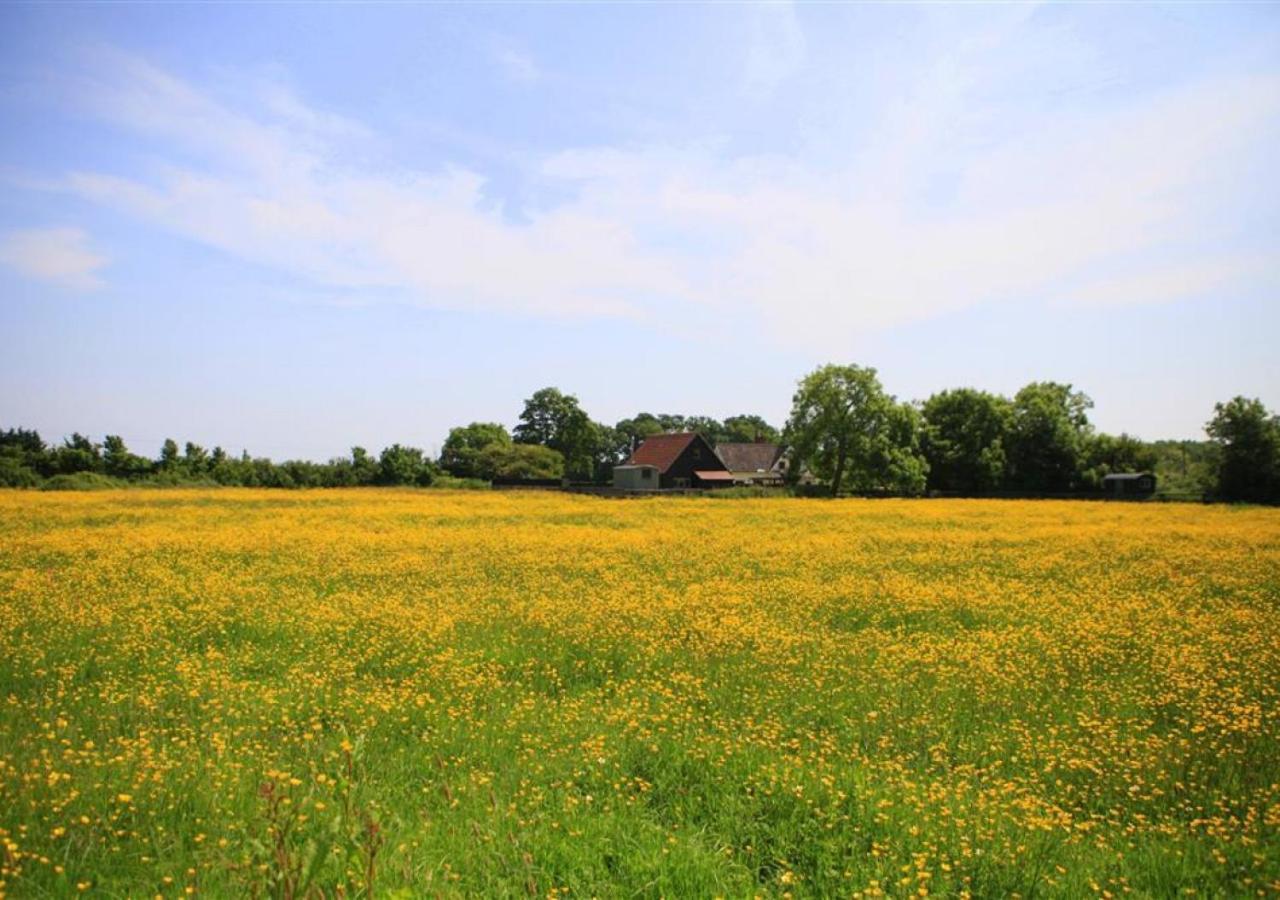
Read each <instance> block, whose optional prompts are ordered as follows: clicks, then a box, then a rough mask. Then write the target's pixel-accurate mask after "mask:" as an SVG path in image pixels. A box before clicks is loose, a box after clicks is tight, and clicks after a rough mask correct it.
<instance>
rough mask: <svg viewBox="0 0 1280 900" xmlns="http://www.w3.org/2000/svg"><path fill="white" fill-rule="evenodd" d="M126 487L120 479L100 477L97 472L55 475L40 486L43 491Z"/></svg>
mask: <svg viewBox="0 0 1280 900" xmlns="http://www.w3.org/2000/svg"><path fill="white" fill-rule="evenodd" d="M124 486H125V482H123V481H121V480H120V479H118V478H110V477H108V476H106V475H99V474H98V473H97V472H72V473H71V474H68V475H54V476H53V477H52V478H48V479H46V480H45V482H44V484H42V485H40V489H41V490H42V491H109V490H112V489H114V488H121V487H124Z"/></svg>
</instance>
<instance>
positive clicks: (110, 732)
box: [0, 490, 1280, 898]
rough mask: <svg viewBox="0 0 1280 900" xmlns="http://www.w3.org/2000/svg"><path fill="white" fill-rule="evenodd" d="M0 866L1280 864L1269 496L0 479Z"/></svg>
mask: <svg viewBox="0 0 1280 900" xmlns="http://www.w3.org/2000/svg"><path fill="white" fill-rule="evenodd" d="M0 641H2V643H0V646H2V647H3V655H2V658H0V854H2V855H0V864H2V867H3V869H2V872H0V883H2V886H0V894H7V895H9V896H14V897H50V896H66V895H69V894H75V893H76V892H77V891H81V892H84V893H85V894H86V895H89V896H130V897H144V896H145V897H150V896H164V897H173V896H182V895H188V894H193V893H199V894H205V895H212V896H228V895H233V896H277V897H298V898H301V897H307V896H321V895H323V896H341V897H358V896H370V895H373V896H393V897H394V896H403V897H409V896H415V897H416V896H436V895H443V896H455V895H456V896H462V895H468V896H474V895H501V896H530V897H563V896H581V897H589V896H660V895H661V896H667V897H694V896H697V897H702V896H708V897H710V896H726V897H746V896H753V895H762V896H787V895H791V896H796V897H800V896H828V895H841V896H863V897H871V896H884V895H888V896H906V895H925V894H943V895H960V896H962V895H965V894H972V895H974V896H987V897H992V896H1014V895H1021V896H1024V897H1029V896H1032V895H1037V896H1046V895H1048V896H1068V897H1074V896H1081V895H1102V896H1121V895H1124V894H1129V893H1132V894H1134V895H1136V896H1160V897H1165V896H1172V895H1175V894H1199V895H1210V896H1221V895H1236V896H1238V895H1249V896H1252V895H1255V894H1256V895H1259V896H1274V895H1276V894H1277V893H1280V511H1275V510H1264V509H1233V508H1225V507H1203V506H1194V505H1128V504H1101V503H1084V502H1080V503H1055V502H997V501H992V502H984V501H893V500H884V501H860V500H848V501H834V502H832V501H803V500H768V499H765V500H741V499H736V500H719V499H660V500H641V501H607V500H600V499H595V498H587V497H574V496H565V495H557V494H539V495H534V494H527V495H526V494H518V495H517V494H503V493H446V492H432V491H404V492H400V491H386V490H383V491H378V490H370V491H358V490H356V491H346V492H343V491H334V492H317V493H309V492H308V493H282V492H266V491H250V490H219V491H189V492H188V491H118V492H107V493H99V494H89V495H66V494H61V495H53V494H40V493H29V492H27V493H19V492H3V493H0Z"/></svg>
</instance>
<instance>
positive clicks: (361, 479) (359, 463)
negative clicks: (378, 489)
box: [351, 447, 378, 485]
mask: <svg viewBox="0 0 1280 900" xmlns="http://www.w3.org/2000/svg"><path fill="white" fill-rule="evenodd" d="M351 473H352V476H353V477H354V479H355V483H356V484H360V485H366V484H373V483H374V482H375V481H377V480H378V463H377V461H376V460H374V458H373V457H371V456H370V455H369V451H368V450H366V449H364V448H363V447H352V448H351Z"/></svg>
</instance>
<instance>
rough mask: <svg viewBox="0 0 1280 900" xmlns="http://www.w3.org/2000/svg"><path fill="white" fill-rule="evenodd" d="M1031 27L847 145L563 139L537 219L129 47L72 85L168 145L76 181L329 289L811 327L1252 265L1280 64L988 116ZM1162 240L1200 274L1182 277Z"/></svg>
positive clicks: (1227, 276)
mask: <svg viewBox="0 0 1280 900" xmlns="http://www.w3.org/2000/svg"><path fill="white" fill-rule="evenodd" d="M767 15H768V16H781V17H782V18H781V19H780V20H779V21H780V22H781V24H780V25H779V26H778V27H780V28H782V32H780V33H781V34H782V35H783V36H782V37H777V35H775V34H774V32H773V31H768V30H766V31H765V32H762V34H767V35H771V37H770V38H769V40H770V41H775V42H777V41H780V42H781V43H779V44H778V45H777V47H775V50H778V52H777V53H775V54H774V55H775V56H777V57H778V58H779V59H781V60H783V62H784V63H785V61H786V60H788V59H791V60H793V62H794V57H795V54H796V53H797V52H800V53H802V52H803V36H802V35H800V36H799V38H795V37H794V36H793V37H786V36H785V32H786V28H787V27H789V26H786V24H785V21H784V20H787V19H788V17H790V19H791V21H792V25H794V14H793V11H791V10H788V9H783V10H782V11H781V12H775V11H772V10H771V11H769V12H768V13H767ZM762 27H763V26H762ZM1019 27H1021V25H1020V19H1019V20H1017V21H1013V22H1012V23H1004V24H1003V25H1002V26H1001V28H1000V29H999V30H996V31H995V32H991V33H985V34H981V35H977V36H975V37H974V38H973V39H972V40H969V41H967V42H963V43H962V44H961V45H960V47H959V49H958V50H957V51H956V52H955V53H954V54H951V55H948V56H944V57H942V58H940V59H938V60H936V61H935V64H934V65H933V66H931V67H925V68H922V70H921V73H920V75H919V77H918V78H917V80H916V81H915V83H914V84H912V85H911V86H910V90H909V91H908V92H907V96H908V101H907V102H906V103H904V104H900V105H899V106H897V107H894V108H893V109H892V110H888V111H885V112H884V113H883V115H884V121H883V122H882V123H879V124H880V127H877V128H872V129H868V132H867V133H868V134H870V137H868V138H866V139H864V141H863V142H862V143H861V144H860V145H859V146H857V147H856V148H855V149H853V150H851V152H850V154H849V158H848V160H847V161H846V162H844V163H842V164H839V165H835V166H832V165H826V166H824V167H820V168H819V167H814V166H811V165H807V164H806V163H805V161H804V160H803V159H800V158H798V157H790V156H729V155H726V154H725V153H724V152H722V151H721V150H719V149H717V147H716V145H708V144H698V145H685V146H642V147H588V148H579V149H573V150H566V151H564V152H561V153H557V154H554V155H552V156H550V157H548V158H546V159H544V160H542V161H541V163H540V164H538V165H537V166H536V167H535V168H534V169H533V170H531V171H528V172H527V173H526V176H527V177H528V178H530V179H532V180H537V181H542V182H545V183H546V184H548V185H551V186H553V187H554V188H555V193H556V196H560V197H564V198H567V199H564V200H563V202H560V203H559V204H558V205H556V206H554V207H551V208H548V209H540V210H530V211H528V212H527V216H526V217H525V220H524V221H522V222H513V221H511V220H510V219H509V218H504V217H503V216H502V215H501V214H500V213H499V212H498V211H496V210H495V209H494V208H493V205H492V204H491V203H487V202H486V200H485V196H484V190H483V189H484V186H485V180H484V177H483V175H482V174H480V173H478V172H476V171H473V170H471V169H468V168H467V167H465V166H457V167H453V168H444V169H440V170H432V171H407V170H399V171H372V170H364V169H359V168H354V167H353V166H352V164H350V163H346V162H344V160H346V159H348V158H349V155H348V154H344V153H343V152H342V150H343V148H344V146H345V142H347V141H349V140H351V139H353V138H359V139H362V140H363V139H365V138H367V137H368V135H369V134H370V131H369V129H368V128H367V127H366V126H364V125H361V124H359V123H351V122H349V121H347V120H345V119H341V118H339V117H336V116H332V115H330V114H328V113H326V112H324V111H321V110H317V109H313V108H311V107H310V106H308V105H307V104H306V103H305V102H304V101H303V100H301V99H300V98H298V97H297V96H295V95H294V94H292V93H289V92H285V91H279V92H267V93H266V94H262V93H261V92H259V95H258V96H257V97H256V98H251V99H249V100H244V101H237V102H230V101H227V100H224V99H217V98H216V96H215V94H214V93H213V92H212V91H210V90H207V89H205V90H202V89H201V88H199V87H197V86H196V85H194V84H190V83H187V82H184V81H182V80H180V79H178V78H176V77H175V76H173V75H171V74H169V73H167V72H164V71H162V70H160V69H157V68H155V67H154V66H152V65H150V64H149V63H147V62H146V61H144V60H140V59H136V58H132V57H125V56H117V57H116V58H115V59H113V61H112V64H111V65H110V66H99V67H97V68H94V69H92V70H91V72H90V74H89V76H88V77H86V78H85V79H84V80H83V81H82V82H81V83H80V86H79V90H80V93H81V96H82V97H83V98H84V99H85V100H86V101H87V102H88V103H89V104H90V105H91V107H92V109H93V110H94V111H95V113H96V114H97V115H99V116H102V117H104V118H106V119H108V120H110V121H112V122H114V123H116V124H118V125H121V126H123V127H125V128H128V129H130V130H131V131H134V132H136V133H138V134H141V135H143V136H145V137H146V138H147V139H148V140H149V141H150V142H151V144H150V146H151V148H152V150H153V151H154V153H155V154H156V155H158V156H160V157H161V158H163V159H166V160H167V161H168V162H167V163H166V164H165V165H163V166H160V167H157V168H155V169H153V170H151V171H149V172H147V173H145V174H142V175H138V174H133V175H129V176H122V175H119V174H115V173H108V172H102V171H79V172H74V173H69V174H67V175H66V176H65V177H64V178H63V179H62V181H61V182H60V185H61V189H63V190H66V191H70V192H73V193H75V194H77V195H79V196H81V197H84V198H87V199H90V200H93V201H95V202H98V203H102V204H105V205H107V206H110V207H112V208H114V209H118V210H124V211H127V212H129V213H131V214H133V215H135V216H137V217H139V218H141V219H144V220H147V221H149V222H151V223H153V224H154V225H156V226H158V227H160V228H163V229H165V230H167V231H170V232H174V233H177V234H181V235H184V236H186V237H188V238H190V239H193V240H196V241H199V242H202V243H204V244H207V245H209V246H211V247H215V248H218V249H220V250H222V251H225V252H226V253H229V254H232V255H234V256H236V257H238V258H241V259H244V260H246V261H250V262H254V263H258V264H262V265H267V266H270V267H273V268H276V269H278V270H280V271H283V272H287V273H290V274H292V275H294V276H297V277H298V278H300V279H303V280H305V281H307V282H310V283H312V284H313V285H314V286H315V287H316V288H317V290H318V291H329V292H331V291H333V290H341V291H349V292H352V293H359V292H361V291H370V292H374V291H376V292H380V293H385V292H391V293H393V294H397V295H399V296H402V297H404V298H405V299H407V300H411V301H412V302H417V303H421V304H424V305H428V306H432V307H437V308H453V309H487V310H501V311H508V312H516V313H521V314H532V315H604V316H611V315H624V316H633V317H649V318H653V319H655V320H657V319H669V318H670V316H669V315H668V314H669V313H670V312H671V311H672V310H679V311H680V315H681V316H684V317H692V316H699V315H701V316H715V315H720V314H726V315H729V316H731V317H732V318H733V319H734V320H737V319H738V318H740V317H741V316H742V315H743V314H748V315H749V316H751V317H753V321H757V322H760V323H762V324H763V325H764V327H765V330H766V331H768V332H769V333H771V334H774V335H776V336H777V337H778V338H779V339H782V340H790V341H794V342H797V343H803V344H807V345H823V346H842V345H843V343H844V342H845V341H846V340H847V336H848V335H849V334H850V333H857V332H865V331H867V330H870V329H876V328H882V327H886V326H891V325H895V324H898V323H902V322H908V321H912V320H917V319H921V318H924V317H929V316H934V315H937V314H939V313H942V312H946V311H949V310H955V309H961V308H964V307H967V306H972V305H974V304H979V303H987V302H1002V301H1012V300H1050V301H1051V300H1055V299H1064V300H1065V299H1068V295H1070V296H1072V297H1074V298H1075V302H1091V303H1095V304H1105V303H1113V302H1125V303H1129V302H1143V301H1144V300H1147V301H1157V300H1160V299H1168V298H1171V297H1174V296H1188V295H1196V294H1198V293H1203V292H1207V291H1210V290H1213V289H1215V288H1217V287H1221V286H1222V285H1225V284H1238V283H1241V279H1242V278H1247V277H1248V275H1249V272H1251V271H1254V270H1252V269H1246V268H1241V267H1247V266H1255V267H1256V265H1257V264H1256V262H1250V261H1247V260H1246V261H1244V262H1241V261H1240V258H1239V254H1238V253H1237V252H1235V251H1233V250H1231V249H1230V247H1229V246H1228V245H1229V241H1227V240H1225V239H1226V238H1229V237H1230V235H1223V234H1216V235H1210V234H1208V231H1209V230H1211V229H1210V226H1208V225H1207V224H1206V223H1208V222H1214V221H1220V220H1221V219H1222V217H1221V216H1217V217H1215V215H1214V214H1215V213H1219V212H1221V210H1222V208H1223V206H1224V204H1226V205H1228V206H1229V205H1230V203H1232V202H1235V201H1237V200H1238V199H1239V198H1238V196H1237V195H1238V192H1239V191H1240V190H1241V188H1240V187H1239V186H1238V185H1236V186H1232V185H1225V186H1224V185H1223V184H1222V183H1221V181H1220V179H1217V176H1216V175H1215V173H1216V172H1218V171H1220V170H1221V169H1222V168H1224V167H1238V166H1240V165H1242V164H1243V162H1246V161H1248V160H1250V159H1253V160H1255V161H1256V160H1257V159H1260V158H1265V155H1266V152H1267V149H1268V148H1270V149H1275V146H1276V135H1277V126H1278V124H1280V118H1278V117H1280V80H1277V79H1276V78H1274V77H1243V76H1240V77H1230V78H1226V77H1224V78H1221V79H1218V80H1211V81H1205V82H1202V83H1198V84H1194V83H1193V84H1188V85H1186V86H1182V87H1178V88H1176V89H1171V90H1169V91H1166V92H1165V93H1163V94H1160V95H1158V96H1157V95H1149V96H1145V97H1139V98H1134V99H1132V100H1130V101H1129V102H1127V103H1123V104H1113V106H1112V108H1110V109H1108V110H1107V111H1106V112H1098V111H1095V110H1087V109H1076V110H1074V111H1072V110H1071V109H1052V110H1042V111H1039V112H1036V113H1034V114H1032V115H1030V116H1029V117H1026V118H1024V119H1021V120H1019V121H1018V123H1017V127H1006V128H1003V129H1001V128H989V127H987V126H989V124H990V123H989V122H986V121H985V120H984V116H987V117H989V116H991V115H995V113H993V112H992V109H996V110H998V109H999V105H998V104H992V103H989V102H988V98H987V95H988V93H989V92H990V91H991V90H993V88H994V87H1003V85H1004V84H1006V83H1007V82H1008V81H1009V79H1010V78H1011V76H1014V75H1016V72H1010V71H1009V70H1008V69H1007V68H1006V69H1000V68H994V69H989V68H984V63H983V60H985V59H986V58H988V57H989V56H990V55H991V54H992V53H993V52H994V48H998V47H999V46H1000V45H1001V44H1002V42H1010V41H1014V42H1016V41H1017V39H1018V35H1017V29H1018V28H1019ZM797 42H798V46H799V50H797V49H796V46H797ZM778 48H781V49H778ZM753 52H754V51H753ZM770 53H773V51H770ZM767 58H769V54H768V53H766V54H765V55H764V56H762V57H761V59H765V60H766V62H764V63H762V62H760V61H759V60H757V61H756V62H755V63H752V65H753V66H756V67H757V68H758V69H759V73H761V75H762V77H761V79H760V82H759V83H760V84H767V83H768V82H769V80H770V78H775V76H777V75H778V73H783V74H784V75H785V72H786V70H787V66H788V65H791V63H786V64H785V65H784V64H779V65H776V66H775V65H774V64H773V63H769V62H767ZM516 68H517V70H518V69H519V66H517V67H516ZM535 70H536V69H535ZM769 73H773V74H772V75H769ZM764 75H769V77H768V78H766V77H764ZM775 83H776V78H775ZM264 97H265V102H264ZM939 184H942V185H945V190H943V191H941V192H939V190H937V186H938V185H939ZM1228 218H1229V217H1228ZM1206 238H1212V239H1206ZM72 243H74V242H72ZM64 246H66V244H65V243H64ZM1224 248H1225V249H1224ZM1265 249H1266V250H1280V247H1270V248H1265ZM89 256H90V257H91V255H89ZM1171 258H1172V259H1175V260H1176V261H1177V262H1178V263H1179V265H1180V266H1182V267H1184V268H1185V267H1188V266H1190V267H1193V268H1194V271H1192V270H1190V269H1187V270H1186V271H1187V272H1190V274H1187V275H1186V277H1178V276H1176V275H1174V274H1172V273H1173V272H1176V271H1183V269H1170V268H1169V264H1170V261H1171ZM1251 259H1252V258H1251ZM93 269H94V266H88V268H86V269H85V270H84V274H83V277H87V278H92V271H93ZM1108 273H1120V274H1119V275H1116V276H1115V278H1111V279H1109V278H1108V277H1107V276H1108ZM1108 284H1113V286H1112V287H1108ZM1114 285H1123V288H1121V287H1117V286H1114ZM1073 292H1074V293H1073Z"/></svg>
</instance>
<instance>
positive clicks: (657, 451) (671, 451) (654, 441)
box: [627, 431, 698, 472]
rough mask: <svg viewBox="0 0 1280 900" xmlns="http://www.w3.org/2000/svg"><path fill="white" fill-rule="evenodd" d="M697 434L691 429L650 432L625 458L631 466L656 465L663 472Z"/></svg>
mask: <svg viewBox="0 0 1280 900" xmlns="http://www.w3.org/2000/svg"><path fill="white" fill-rule="evenodd" d="M697 437H698V435H696V434H694V433H693V432H692V431H686V432H683V433H681V434H651V435H649V436H648V437H647V438H645V439H644V443H643V444H641V445H640V446H639V447H637V448H636V449H635V452H634V453H632V454H631V458H630V459H629V460H627V464H628V465H632V466H657V467H658V471H660V472H665V471H667V469H669V468H671V464H672V463H674V462H675V461H676V460H677V459H679V458H680V454H681V453H683V452H684V448H685V447H688V446H689V444H691V443H692V442H693V441H694V440H695V439H697Z"/></svg>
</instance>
